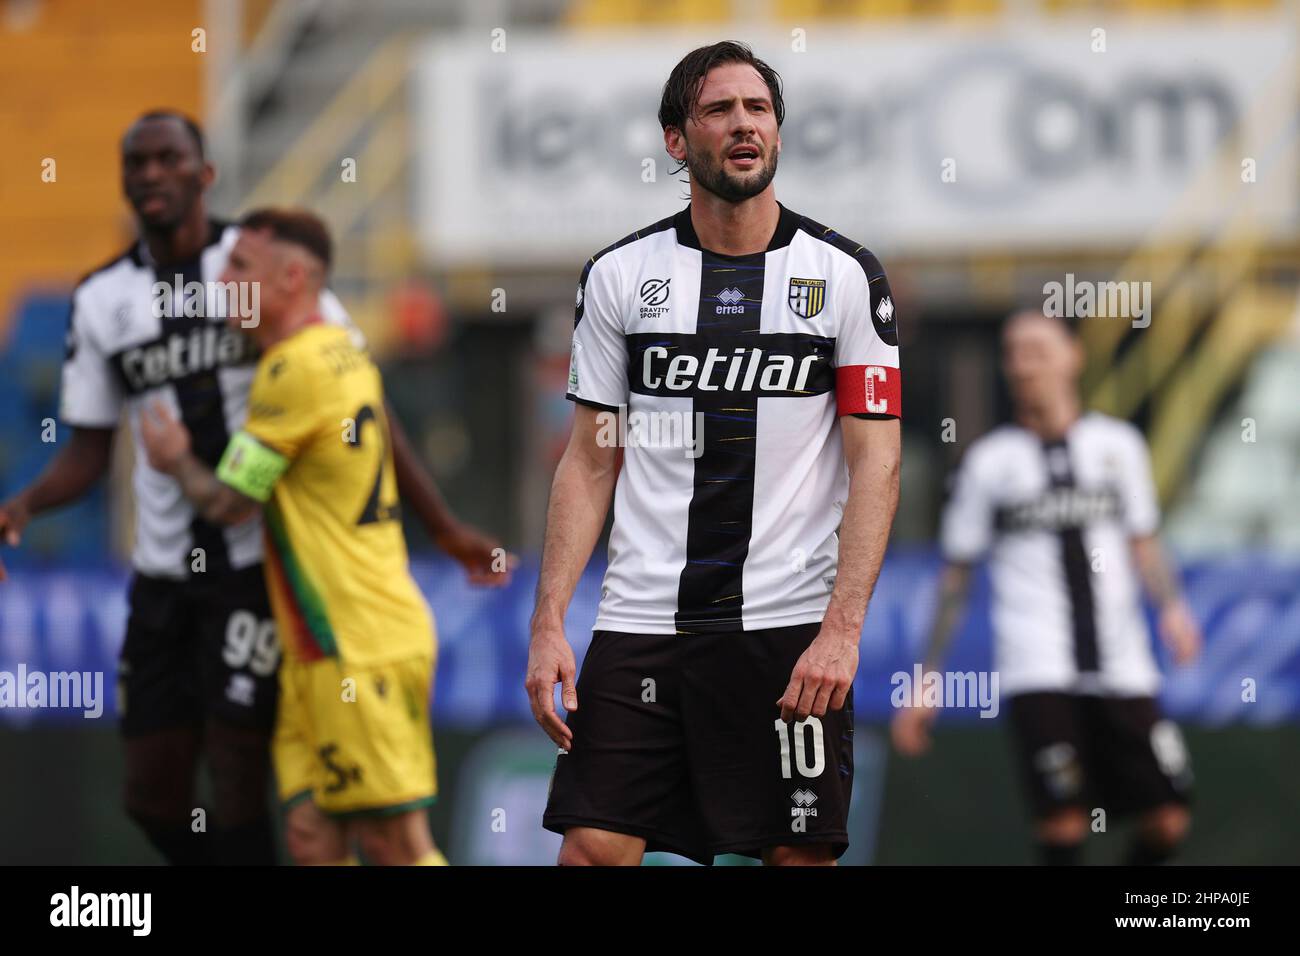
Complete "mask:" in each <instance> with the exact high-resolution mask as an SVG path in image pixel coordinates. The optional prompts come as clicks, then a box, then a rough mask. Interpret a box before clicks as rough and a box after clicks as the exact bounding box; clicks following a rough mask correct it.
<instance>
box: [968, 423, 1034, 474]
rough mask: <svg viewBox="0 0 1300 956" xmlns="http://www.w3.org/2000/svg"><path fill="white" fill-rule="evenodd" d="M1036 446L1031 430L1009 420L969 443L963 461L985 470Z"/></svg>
mask: <svg viewBox="0 0 1300 956" xmlns="http://www.w3.org/2000/svg"><path fill="white" fill-rule="evenodd" d="M1036 447H1037V446H1036V442H1035V439H1034V438H1033V436H1032V435H1030V433H1029V432H1027V431H1026V430H1025V429H1023V428H1021V427H1020V426H1019V425H1014V424H1011V423H1009V422H1008V423H1004V424H1002V425H998V426H996V427H994V428H992V429H990V430H989V431H987V432H985V433H984V434H983V435H980V436H979V437H978V438H976V439H974V440H973V441H972V442H971V443H970V444H969V445H967V446H966V450H965V451H964V452H963V453H962V462H963V464H965V465H967V466H968V467H970V468H974V469H976V470H983V469H986V468H988V467H991V466H992V465H993V464H994V463H995V462H999V461H1005V460H1006V459H1007V457H1008V456H1014V455H1016V454H1017V453H1019V452H1022V451H1025V450H1033V449H1036Z"/></svg>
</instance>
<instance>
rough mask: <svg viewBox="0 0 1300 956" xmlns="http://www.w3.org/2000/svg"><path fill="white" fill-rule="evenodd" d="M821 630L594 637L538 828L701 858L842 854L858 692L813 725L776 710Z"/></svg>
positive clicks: (706, 860) (811, 627) (606, 634)
mask: <svg viewBox="0 0 1300 956" xmlns="http://www.w3.org/2000/svg"><path fill="white" fill-rule="evenodd" d="M819 628H820V625H818V624H803V625H798V626H795V627H785V628H777V629H772V630H765V631H747V632H743V633H741V632H731V633H721V634H690V635H686V634H623V633H613V632H609V631H597V632H596V633H595V635H594V636H593V638H592V641H591V647H590V648H588V650H587V656H586V659H585V660H584V661H583V662H582V670H581V672H580V673H579V675H578V688H577V689H578V709H577V710H576V711H574V712H573V713H571V714H569V716H568V725H569V727H570V728H571V729H572V731H573V749H572V750H571V751H570V752H569V753H567V754H566V753H561V754H560V755H558V756H557V757H556V763H555V774H554V776H553V777H552V778H551V791H550V797H549V799H548V801H547V804H546V814H545V816H544V817H543V818H542V824H543V826H545V827H546V829H548V830H554V831H555V832H557V833H563V832H564V831H565V830H567V829H568V828H569V827H575V826H585V827H595V828H597V829H602V830H612V831H614V832H617V833H626V834H630V835H632V836H638V837H642V838H644V839H645V841H646V849H647V850H651V851H654V850H668V851H671V852H673V853H679V854H681V855H682V856H685V857H689V858H690V859H692V860H697V861H699V862H701V863H706V864H707V863H712V861H713V857H714V856H715V855H717V854H719V853H739V854H743V855H745V856H753V857H758V856H760V855H761V852H762V851H763V850H764V849H765V848H768V847H776V846H791V845H796V844H810V843H828V844H831V845H832V846H833V848H834V852H835V855H836V856H837V857H838V856H839V855H841V854H842V853H843V852H844V851H845V849H847V848H848V845H849V839H848V814H849V796H850V793H851V791H852V789H853V693H852V691H850V692H849V696H848V699H847V700H846V702H845V705H844V708H843V709H842V710H839V711H828V712H827V714H826V716H825V717H822V718H820V719H818V718H816V717H809V718H808V719H807V720H804V721H797V722H796V721H782V720H781V712H780V708H779V707H778V706H777V703H776V701H777V700H778V698H780V696H781V695H782V694H783V693H784V692H785V688H786V685H787V684H788V683H789V681H790V672H791V671H792V670H793V669H794V665H795V663H796V662H797V661H798V660H799V655H801V654H802V653H803V652H804V650H805V649H806V648H807V647H808V645H809V644H810V643H811V642H812V639H813V638H814V637H816V636H817V632H818V630H819Z"/></svg>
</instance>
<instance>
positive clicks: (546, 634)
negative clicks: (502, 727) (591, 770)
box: [524, 627, 578, 750]
mask: <svg viewBox="0 0 1300 956" xmlns="http://www.w3.org/2000/svg"><path fill="white" fill-rule="evenodd" d="M577 673H578V666H577V663H576V662H575V661H574V659H573V648H572V647H571V646H570V645H569V641H568V639H567V638H566V637H565V636H564V628H563V627H548V628H537V627H535V628H534V629H533V638H532V640H531V641H529V643H528V679H527V680H525V681H524V689H525V690H527V691H528V703H529V704H531V705H532V708H533V718H534V719H535V720H536V721H537V722H538V723H539V724H541V725H542V730H544V731H546V736H548V737H550V738H551V739H552V740H553V741H555V743H556V745H557V746H559V747H560V748H562V749H564V750H569V749H570V748H572V746H573V731H572V730H570V729H569V726H568V724H566V723H565V722H564V721H562V720H561V719H560V716H559V715H558V714H557V713H556V712H555V685H556V684H562V685H563V687H562V689H561V691H560V696H561V698H562V699H563V700H564V709H565V710H567V711H570V712H572V711H575V710H577V709H578V689H577V687H576V686H575V680H574V679H575V678H576V676H577Z"/></svg>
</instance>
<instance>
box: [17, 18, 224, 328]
mask: <svg viewBox="0 0 1300 956" xmlns="http://www.w3.org/2000/svg"><path fill="white" fill-rule="evenodd" d="M202 7H203V4H202V3H201V2H199V0H130V2H113V3H107V2H99V0H18V2H12V3H7V4H4V5H2V6H0V91H3V96H0V116H3V121H2V122H0V129H3V131H4V144H3V148H2V149H0V347H3V342H4V341H5V340H6V338H7V334H8V331H9V328H10V324H11V322H12V320H13V315H14V311H15V308H16V307H17V305H18V303H19V302H20V301H21V299H22V296H23V295H24V294H25V293H26V292H27V291H29V290H32V289H36V288H46V289H48V288H51V287H55V288H58V287H60V286H67V285H69V284H71V283H72V282H73V281H75V280H76V279H77V278H78V277H79V276H81V275H82V274H84V273H85V272H88V271H90V270H91V269H92V268H94V267H96V266H97V265H100V264H101V263H103V262H104V261H106V260H107V259H108V258H109V257H110V256H112V255H113V254H114V253H115V252H117V251H118V250H120V249H121V248H122V247H124V246H125V245H126V244H127V243H128V242H129V241H130V238H131V236H132V227H131V221H130V218H129V215H128V212H127V209H126V206H125V204H124V202H123V200H122V196H121V187H120V185H119V166H118V141H119V139H120V137H121V135H122V131H123V129H124V128H125V127H126V125H127V124H128V123H129V122H130V121H131V120H132V119H133V118H134V117H135V116H136V115H138V114H140V113H142V112H145V111H146V110H150V109H156V108H163V107H168V108H174V109H179V110H183V111H185V112H187V113H189V114H191V115H194V116H195V117H196V118H197V119H200V120H201V119H202V117H201V116H199V115H198V114H199V112H200V110H201V106H202V102H203V79H204V68H205V63H204V56H205V54H203V53H198V52H195V51H194V50H193V45H194V38H193V33H192V31H194V30H195V29H196V28H197V27H200V26H201V25H202V19H201V12H202ZM212 39H213V38H212V37H205V40H206V43H207V46H208V49H209V50H210V49H211V43H212ZM47 159H52V160H54V167H53V174H54V177H55V178H54V181H52V182H46V181H44V179H43V178H42V173H43V171H44V170H45V169H46V168H47V166H48V164H46V163H45V161H46V160H47Z"/></svg>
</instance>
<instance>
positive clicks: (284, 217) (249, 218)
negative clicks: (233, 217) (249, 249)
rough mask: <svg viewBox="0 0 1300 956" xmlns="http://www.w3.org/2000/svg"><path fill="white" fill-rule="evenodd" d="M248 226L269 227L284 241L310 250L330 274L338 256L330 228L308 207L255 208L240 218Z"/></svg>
mask: <svg viewBox="0 0 1300 956" xmlns="http://www.w3.org/2000/svg"><path fill="white" fill-rule="evenodd" d="M239 225H240V226H241V227H242V228H244V229H252V230H255V231H259V232H260V231H262V230H266V231H267V232H270V233H271V235H273V236H274V237H275V238H276V239H279V240H280V241H281V242H290V243H293V244H294V245H295V246H299V247H301V248H303V249H306V250H307V251H308V252H310V253H311V254H312V255H313V256H315V257H316V258H317V259H319V260H320V261H321V264H322V265H323V266H325V271H326V272H327V273H328V272H329V270H330V266H331V265H332V264H333V259H334V243H333V241H332V240H331V239H330V231H329V227H328V226H326V225H325V223H324V222H322V221H321V219H320V217H319V216H317V215H316V214H315V213H310V212H307V210H305V209H270V208H266V209H254V210H253V211H252V212H250V213H248V214H246V215H245V216H244V218H243V219H241V220H239Z"/></svg>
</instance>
